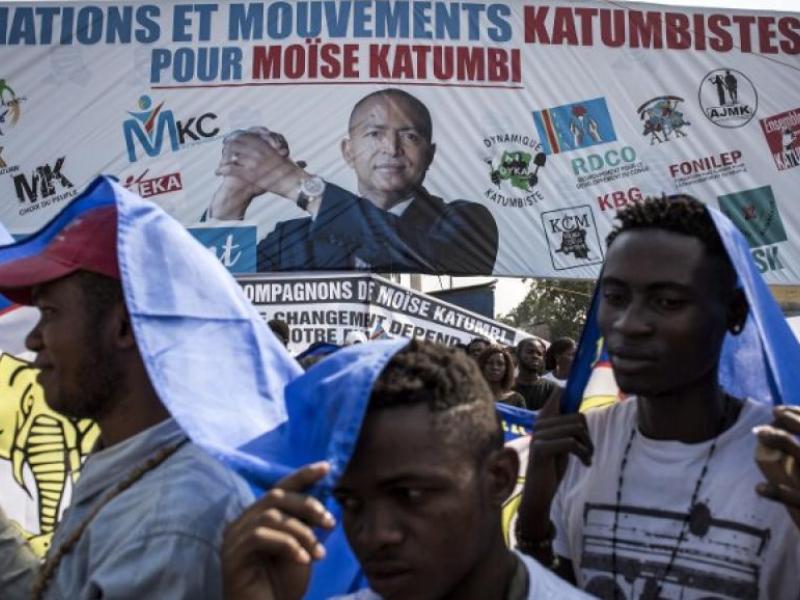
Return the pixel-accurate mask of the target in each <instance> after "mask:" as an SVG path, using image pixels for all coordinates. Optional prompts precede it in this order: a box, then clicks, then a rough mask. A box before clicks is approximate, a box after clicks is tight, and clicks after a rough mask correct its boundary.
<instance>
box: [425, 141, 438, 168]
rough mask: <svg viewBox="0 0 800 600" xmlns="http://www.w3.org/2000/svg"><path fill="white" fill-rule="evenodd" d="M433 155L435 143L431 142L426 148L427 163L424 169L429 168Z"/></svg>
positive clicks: (434, 154) (434, 153)
mask: <svg viewBox="0 0 800 600" xmlns="http://www.w3.org/2000/svg"><path fill="white" fill-rule="evenodd" d="M434 156H436V144H431V145H430V148H429V149H428V164H427V165H426V167H425V170H426V171H427V170H428V169H429V168H430V166H431V163H433V157H434Z"/></svg>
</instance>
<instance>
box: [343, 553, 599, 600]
mask: <svg viewBox="0 0 800 600" xmlns="http://www.w3.org/2000/svg"><path fill="white" fill-rule="evenodd" d="M516 554H517V556H518V557H519V558H520V559H522V562H523V564H524V565H525V569H526V570H527V571H528V595H527V599H528V600H592V596H589V595H587V594H586V593H585V592H582V591H580V590H579V589H577V588H575V587H573V586H572V585H570V584H569V583H567V582H566V581H564V580H563V579H561V578H560V577H559V576H558V575H556V574H555V573H553V572H552V571H550V570H549V569H545V568H544V567H543V566H542V565H540V564H539V563H538V562H536V561H535V560H534V559H533V558H531V557H530V556H526V555H525V554H522V553H520V552H517V553H516ZM330 600H381V597H380V596H378V594H376V593H375V592H373V591H372V590H361V591H359V592H356V593H354V594H348V595H346V596H336V597H334V598H331V599H330Z"/></svg>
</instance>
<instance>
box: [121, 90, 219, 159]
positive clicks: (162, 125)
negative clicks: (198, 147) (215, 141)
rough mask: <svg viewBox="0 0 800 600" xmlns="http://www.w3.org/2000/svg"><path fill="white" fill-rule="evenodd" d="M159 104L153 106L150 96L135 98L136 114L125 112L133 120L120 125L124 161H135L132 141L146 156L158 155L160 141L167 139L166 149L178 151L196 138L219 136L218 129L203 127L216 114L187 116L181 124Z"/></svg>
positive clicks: (161, 142)
mask: <svg viewBox="0 0 800 600" xmlns="http://www.w3.org/2000/svg"><path fill="white" fill-rule="evenodd" d="M163 107H164V103H163V102H161V103H159V104H158V105H157V106H155V107H153V101H152V100H151V99H150V96H146V95H145V96H142V97H141V98H139V108H140V109H141V110H140V111H139V112H129V113H128V114H130V115H131V116H132V117H133V118H132V119H128V120H126V121H124V122H123V123H122V132H123V134H124V135H125V145H126V146H127V149H128V160H129V161H130V162H136V161H137V160H139V157H138V156H137V154H136V146H137V144H136V142H138V145H139V146H140V147H141V149H142V150H143V151H144V154H146V155H147V156H158V155H159V154H161V148H162V146H163V145H164V138H165V135H166V137H168V138H169V145H170V149H171V150H172V151H173V152H177V151H178V150H180V148H181V146H184V145H185V144H186V143H187V142H189V141H194V142H197V141H200V138H212V137H214V136H215V135H217V134H218V133H219V127H213V128H212V126H211V125H209V124H207V121H214V120H215V119H216V118H217V115H215V114H214V113H204V114H202V115H200V116H199V117H190V118H189V119H186V120H184V121H178V120H176V119H175V115H173V114H172V111H171V110H163Z"/></svg>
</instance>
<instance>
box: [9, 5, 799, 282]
mask: <svg viewBox="0 0 800 600" xmlns="http://www.w3.org/2000/svg"><path fill="white" fill-rule="evenodd" d="M799 70H800V15H798V14H789V13H767V12H754V11H730V10H726V11H724V12H723V11H721V10H717V9H704V8H673V7H664V6H656V5H642V4H635V5H634V4H625V3H624V2H614V3H608V2H595V1H585V2H569V1H567V0H543V1H525V0H522V1H520V0H506V1H498V2H469V3H466V2H465V3H459V2H440V1H425V2H421V1H420V2H417V1H405V0H397V1H389V0H374V1H366V0H355V1H345V0H342V1H337V2H333V1H319V0H307V1H297V2H292V1H275V2H230V3H228V2H226V3H214V2H207V3H202V4H193V3H181V2H174V1H160V2H154V3H147V2H116V1H115V2H103V3H89V2H35V3H33V2H31V3H25V2H14V3H0V221H2V222H3V223H5V225H6V226H7V227H8V228H9V230H10V231H11V232H12V233H15V234H24V233H27V232H31V231H33V230H35V229H37V228H38V227H40V226H41V225H42V224H43V223H45V222H46V221H47V220H48V219H49V218H51V217H52V216H53V215H54V214H55V213H56V212H57V211H58V210H59V209H60V208H61V207H63V206H64V204H65V203H66V202H68V201H69V199H70V198H72V197H73V196H74V195H75V194H76V193H77V192H78V190H79V189H80V188H81V186H83V185H84V184H86V183H88V182H89V181H90V180H91V179H93V178H94V176H95V175H96V174H98V173H110V174H114V175H116V176H118V177H119V179H120V180H121V181H122V182H123V183H124V184H125V185H126V186H128V187H129V188H130V189H132V190H134V191H136V192H137V193H139V194H141V195H142V196H144V197H147V198H150V199H151V200H152V201H153V202H157V203H159V204H160V205H162V206H163V207H164V208H165V209H166V210H167V211H169V212H170V213H171V214H173V215H174V216H175V217H176V218H178V219H179V220H180V221H181V222H182V223H183V224H184V225H185V226H186V227H188V228H190V229H191V231H192V232H193V233H194V234H195V235H196V236H197V237H198V238H199V239H200V240H201V241H202V242H203V243H205V244H206V245H207V246H208V247H209V248H210V249H211V250H212V251H213V252H215V254H216V255H217V256H218V257H219V259H220V260H221V261H222V262H223V263H224V264H225V265H226V266H228V267H229V268H230V269H231V270H232V271H234V272H236V273H248V272H255V271H281V270H283V271H304V270H339V271H342V270H344V271H347V270H367V271H377V272H402V271H411V272H433V273H442V272H446V273H456V274H459V273H462V274H466V273H471V274H487V273H494V274H498V275H527V276H548V277H569V278H591V277H594V276H596V275H597V272H598V269H599V266H600V264H601V263H602V261H603V259H604V238H605V236H606V234H607V233H608V231H609V228H610V227H611V222H612V219H613V217H614V215H615V214H616V212H617V211H618V210H619V209H621V208H623V207H626V206H629V205H632V204H635V203H636V202H639V201H640V200H641V199H642V197H644V196H646V195H652V194H661V193H665V192H666V193H676V192H681V193H688V194H693V195H696V196H697V197H699V198H700V199H702V200H703V201H704V202H706V203H708V204H709V205H711V206H714V207H719V208H720V209H721V210H722V211H723V212H724V213H726V214H727V215H729V216H730V217H731V218H732V219H733V221H734V222H735V223H736V224H737V226H739V227H740V228H741V229H742V231H743V232H744V233H745V235H746V237H747V239H748V241H749V243H750V245H751V250H752V253H753V256H754V258H755V260H756V262H757V264H758V265H759V269H760V270H761V271H762V272H763V273H764V275H765V277H766V279H767V281H768V282H770V283H774V284H787V283H798V282H800V248H799V247H798V235H799V234H800V205H798V204H797V202H796V199H797V183H798V181H800V76H798V74H799V73H800V71H799ZM387 88H390V89H392V90H400V91H390V92H384V93H383V94H378V95H377V96H374V95H373V96H370V97H369V98H367V99H366V100H365V101H364V102H360V101H361V100H363V99H364V98H365V97H367V96H368V95H370V94H373V93H375V92H378V91H380V90H386V89H387Z"/></svg>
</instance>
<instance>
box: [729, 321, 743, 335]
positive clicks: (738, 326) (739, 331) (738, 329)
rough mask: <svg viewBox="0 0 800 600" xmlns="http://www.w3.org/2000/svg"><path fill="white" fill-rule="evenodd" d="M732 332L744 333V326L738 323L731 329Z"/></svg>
mask: <svg viewBox="0 0 800 600" xmlns="http://www.w3.org/2000/svg"><path fill="white" fill-rule="evenodd" d="M731 331H733V333H741V332H742V325H741V324H740V323H736V325H734V326H733V327H731Z"/></svg>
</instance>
